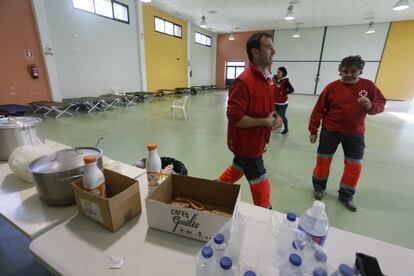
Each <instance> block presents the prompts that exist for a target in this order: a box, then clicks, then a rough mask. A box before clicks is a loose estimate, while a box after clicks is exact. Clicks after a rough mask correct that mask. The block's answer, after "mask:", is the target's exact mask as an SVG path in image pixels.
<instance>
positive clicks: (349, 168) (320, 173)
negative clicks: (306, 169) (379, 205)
mask: <svg viewBox="0 0 414 276" xmlns="http://www.w3.org/2000/svg"><path fill="white" fill-rule="evenodd" d="M364 65H365V62H364V61H363V60H362V59H361V57H360V56H349V57H346V58H344V59H343V60H342V61H341V64H340V65H339V74H340V76H341V79H340V80H337V81H334V82H331V83H330V84H328V85H327V86H326V87H325V89H324V90H323V91H322V93H321V95H320V96H319V99H318V101H317V103H316V104H315V107H314V108H313V111H312V114H311V118H310V121H309V131H310V136H309V140H310V142H311V143H315V142H316V140H317V137H318V135H317V132H318V128H319V126H320V122H321V120H322V131H321V134H320V137H319V146H318V155H317V159H316V166H315V169H314V170H313V177H312V182H313V189H314V197H315V199H318V200H320V199H322V197H323V193H324V190H325V189H326V183H327V181H328V176H329V169H330V165H331V162H332V158H333V155H334V153H335V151H336V149H337V147H338V145H339V144H342V148H343V150H344V154H345V160H344V172H343V175H342V179H341V183H340V188H339V191H338V193H339V196H338V199H339V200H340V201H341V202H342V203H343V204H344V205H345V207H346V208H347V209H349V210H351V211H353V212H355V211H356V210H357V207H356V205H355V203H354V201H353V196H354V194H355V189H356V186H357V184H358V181H359V177H360V175H361V171H362V159H363V156H364V149H365V139H364V132H365V117H366V115H367V114H369V115H375V114H377V113H380V112H383V111H384V106H385V102H386V100H385V98H384V96H383V95H382V94H381V91H380V90H379V89H378V88H377V87H376V86H375V84H374V83H373V82H372V81H370V80H367V79H363V78H360V77H359V76H360V75H361V74H362V70H363V69H364Z"/></svg>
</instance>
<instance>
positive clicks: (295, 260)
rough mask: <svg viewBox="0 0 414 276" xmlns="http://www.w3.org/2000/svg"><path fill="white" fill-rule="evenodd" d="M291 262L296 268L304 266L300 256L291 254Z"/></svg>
mask: <svg viewBox="0 0 414 276" xmlns="http://www.w3.org/2000/svg"><path fill="white" fill-rule="evenodd" d="M289 262H290V263H291V264H292V265H294V266H300V265H301V264H302V258H301V257H300V256H299V255H298V254H290V256H289Z"/></svg>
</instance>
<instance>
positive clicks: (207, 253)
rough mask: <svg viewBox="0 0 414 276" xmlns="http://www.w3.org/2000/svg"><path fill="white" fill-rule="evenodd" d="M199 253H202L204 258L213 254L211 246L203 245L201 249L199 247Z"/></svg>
mask: <svg viewBox="0 0 414 276" xmlns="http://www.w3.org/2000/svg"><path fill="white" fill-rule="evenodd" d="M201 255H203V257H204V258H206V259H209V258H211V256H213V248H211V247H210V246H204V247H203V249H201Z"/></svg>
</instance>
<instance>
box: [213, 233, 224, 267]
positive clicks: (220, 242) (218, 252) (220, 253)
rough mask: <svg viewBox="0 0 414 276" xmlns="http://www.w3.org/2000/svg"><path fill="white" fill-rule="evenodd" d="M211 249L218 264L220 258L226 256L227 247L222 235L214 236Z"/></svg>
mask: <svg viewBox="0 0 414 276" xmlns="http://www.w3.org/2000/svg"><path fill="white" fill-rule="evenodd" d="M211 247H212V248H213V251H214V255H215V259H216V261H217V263H219V262H220V260H221V259H222V257H224V256H225V255H227V246H226V242H225V241H224V235H223V234H221V233H218V234H216V236H214V239H213V243H212V245H211Z"/></svg>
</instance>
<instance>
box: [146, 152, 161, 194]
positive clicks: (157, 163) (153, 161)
mask: <svg viewBox="0 0 414 276" xmlns="http://www.w3.org/2000/svg"><path fill="white" fill-rule="evenodd" d="M147 148H148V158H147V163H146V168H147V179H148V195H150V194H151V193H152V192H153V191H154V190H155V188H157V186H158V184H159V183H158V182H159V176H160V172H161V158H160V157H159V156H158V149H157V145H156V144H148V146H147Z"/></svg>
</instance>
